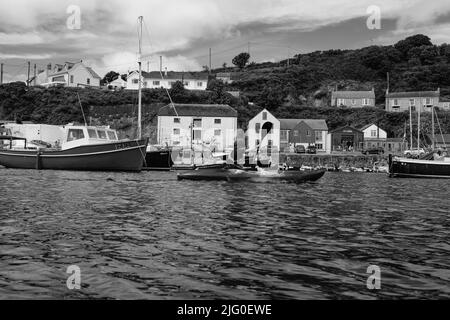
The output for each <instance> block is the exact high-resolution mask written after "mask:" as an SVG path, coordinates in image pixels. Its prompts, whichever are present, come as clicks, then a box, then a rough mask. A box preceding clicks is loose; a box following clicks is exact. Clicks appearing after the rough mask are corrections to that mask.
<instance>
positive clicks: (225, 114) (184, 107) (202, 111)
mask: <svg viewBox="0 0 450 320" xmlns="http://www.w3.org/2000/svg"><path fill="white" fill-rule="evenodd" d="M174 107H175V109H176V112H175V110H174V108H173V106H172V104H169V105H167V106H165V107H162V108H161V109H159V111H158V116H168V117H176V116H177V114H178V116H181V117H221V118H237V116H238V114H237V111H236V110H235V109H233V108H232V107H230V106H229V105H226V104H179V103H175V104H174Z"/></svg>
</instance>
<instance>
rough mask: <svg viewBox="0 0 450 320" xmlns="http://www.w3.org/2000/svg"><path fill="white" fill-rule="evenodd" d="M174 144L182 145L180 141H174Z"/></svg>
mask: <svg viewBox="0 0 450 320" xmlns="http://www.w3.org/2000/svg"><path fill="white" fill-rule="evenodd" d="M172 144H173V145H174V146H179V145H180V141H172Z"/></svg>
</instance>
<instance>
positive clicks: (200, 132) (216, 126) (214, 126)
mask: <svg viewBox="0 0 450 320" xmlns="http://www.w3.org/2000/svg"><path fill="white" fill-rule="evenodd" d="M236 134H237V111H236V110H235V109H233V108H232V107H230V106H229V105H207V104H173V105H172V104H169V105H167V106H165V107H162V108H161V109H160V110H159V111H158V132H157V139H158V144H160V145H168V146H181V147H185V148H187V149H192V148H194V149H195V148H196V147H201V146H205V145H207V146H210V147H211V149H213V150H215V151H224V150H225V149H232V148H233V146H234V141H235V138H236Z"/></svg>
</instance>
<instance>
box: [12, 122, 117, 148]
mask: <svg viewBox="0 0 450 320" xmlns="http://www.w3.org/2000/svg"><path fill="white" fill-rule="evenodd" d="M5 129H6V130H9V131H8V132H9V133H10V134H11V135H12V136H14V137H20V138H24V139H22V140H17V141H14V142H13V144H12V148H13V149H38V148H39V149H56V150H66V149H70V148H74V147H79V146H83V145H92V144H101V143H108V142H117V141H118V140H119V139H118V137H117V132H116V131H115V130H113V129H110V128H109V127H93V126H76V125H72V124H69V125H65V126H54V125H41V124H15V123H11V124H5ZM25 139H26V141H27V142H28V143H25V141H24V140H25Z"/></svg>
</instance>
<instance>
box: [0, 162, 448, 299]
mask: <svg viewBox="0 0 450 320" xmlns="http://www.w3.org/2000/svg"><path fill="white" fill-rule="evenodd" d="M0 176H1V178H2V184H1V186H0V193H1V196H2V199H1V200H0V215H1V220H0V234H1V245H0V248H1V250H0V298H9V299H10V298H56V299H59V298H69V299H73V298H75V299H78V298H81V299H84V298H112V299H115V298H120V299H135V298H140V299H174V298H184V299H191V298H200V299H202V298H224V299H261V298H274V299H312V298H318V299H329V298H361V299H373V298H405V297H416V298H444V297H446V298H449V297H450V271H449V265H450V258H449V255H450V242H449V239H450V231H449V226H450V222H449V216H448V212H449V209H450V200H449V196H448V195H449V192H450V184H449V183H448V181H445V180H396V179H389V178H387V177H386V176H385V175H378V174H334V173H327V174H326V175H325V176H324V178H322V179H321V180H320V181H318V182H316V183H308V184H300V185H297V184H285V183H279V184H252V183H227V182H190V181H182V182H179V181H177V180H176V175H175V174H173V173H151V172H149V173H141V174H129V173H85V172H63V171H61V172H59V171H42V172H38V171H21V170H9V169H8V170H7V169H0ZM371 264H375V265H378V266H380V268H381V281H382V282H381V286H382V287H381V290H379V291H376V292H374V291H370V290H368V289H367V288H366V280H367V277H368V276H369V274H367V273H366V270H367V267H368V266H369V265H371ZM70 265H78V266H79V267H80V268H81V272H82V275H81V281H82V288H81V290H78V291H70V290H68V289H67V287H66V279H67V277H68V276H69V275H68V274H66V273H65V272H66V269H67V267H68V266H70Z"/></svg>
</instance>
